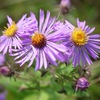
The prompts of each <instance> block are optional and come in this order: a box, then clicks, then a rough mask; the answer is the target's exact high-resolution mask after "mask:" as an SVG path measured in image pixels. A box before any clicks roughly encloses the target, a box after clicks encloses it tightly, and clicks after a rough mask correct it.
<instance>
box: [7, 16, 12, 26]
mask: <svg viewBox="0 0 100 100" xmlns="http://www.w3.org/2000/svg"><path fill="white" fill-rule="evenodd" d="M7 19H8V22H9V24H10V25H12V21H13V20H12V19H11V17H9V16H7Z"/></svg>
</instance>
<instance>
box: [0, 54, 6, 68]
mask: <svg viewBox="0 0 100 100" xmlns="http://www.w3.org/2000/svg"><path fill="white" fill-rule="evenodd" d="M5 60H6V58H5V55H3V54H0V66H2V65H3V64H4V63H5Z"/></svg>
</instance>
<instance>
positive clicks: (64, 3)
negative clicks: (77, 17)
mask: <svg viewBox="0 0 100 100" xmlns="http://www.w3.org/2000/svg"><path fill="white" fill-rule="evenodd" d="M70 6H71V2H70V0H61V2H60V9H61V12H62V14H64V15H65V14H67V13H68V11H69V9H70Z"/></svg>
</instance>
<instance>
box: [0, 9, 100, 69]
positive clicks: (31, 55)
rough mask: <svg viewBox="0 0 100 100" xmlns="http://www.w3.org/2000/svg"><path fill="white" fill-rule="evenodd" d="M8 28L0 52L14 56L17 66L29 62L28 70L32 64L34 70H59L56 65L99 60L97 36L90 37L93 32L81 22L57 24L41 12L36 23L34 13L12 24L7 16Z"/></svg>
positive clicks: (1, 38) (78, 64)
mask: <svg viewBox="0 0 100 100" xmlns="http://www.w3.org/2000/svg"><path fill="white" fill-rule="evenodd" d="M7 19H8V24H7V28H5V30H4V31H2V33H3V35H2V36H0V52H2V53H3V54H6V53H9V54H10V56H14V57H15V58H14V60H15V61H16V63H19V64H20V66H22V65H23V64H25V63H26V62H29V64H28V67H30V66H31V65H32V64H33V63H35V70H38V69H41V68H42V67H43V66H44V68H45V69H46V68H48V67H50V65H54V66H58V64H57V62H58V61H60V62H63V63H64V62H67V63H69V62H72V64H73V66H74V67H76V66H82V67H84V66H86V64H89V65H90V64H92V60H91V58H93V59H95V60H96V59H97V58H98V57H99V52H100V35H99V34H92V32H93V31H94V29H95V28H90V27H89V26H88V25H86V21H83V22H80V21H79V19H78V18H77V26H74V25H72V24H71V23H70V22H68V21H67V20H65V21H64V22H61V21H60V20H58V21H57V18H56V17H54V18H52V17H51V16H50V12H49V11H47V13H46V16H45V14H44V11H43V10H40V14H39V20H37V19H36V16H35V14H34V13H33V12H30V16H29V17H27V15H26V14H25V15H23V16H22V18H21V19H20V20H19V21H18V22H17V23H15V21H13V20H12V19H11V18H10V17H9V16H7Z"/></svg>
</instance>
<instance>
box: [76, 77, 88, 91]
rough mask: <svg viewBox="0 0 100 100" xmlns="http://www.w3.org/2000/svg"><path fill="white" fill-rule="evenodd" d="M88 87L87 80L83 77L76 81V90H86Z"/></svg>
mask: <svg viewBox="0 0 100 100" xmlns="http://www.w3.org/2000/svg"><path fill="white" fill-rule="evenodd" d="M88 87H89V82H88V80H87V79H86V78H85V77H81V78H79V79H78V80H77V82H76V91H77V90H78V89H79V90H86V89H87V88H88Z"/></svg>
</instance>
